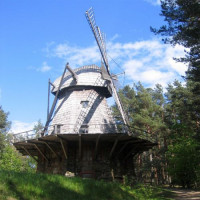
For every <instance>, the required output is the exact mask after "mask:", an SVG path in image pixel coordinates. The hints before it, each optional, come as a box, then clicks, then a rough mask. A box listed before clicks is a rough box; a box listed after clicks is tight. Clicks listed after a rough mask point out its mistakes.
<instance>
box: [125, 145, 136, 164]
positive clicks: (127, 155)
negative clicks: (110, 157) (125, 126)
mask: <svg viewBox="0 0 200 200" xmlns="http://www.w3.org/2000/svg"><path fill="white" fill-rule="evenodd" d="M138 145H139V144H137V145H135V146H134V147H133V149H132V150H131V151H130V152H129V153H128V154H127V155H126V156H125V157H124V159H123V161H125V160H126V159H127V158H128V157H129V156H130V155H131V154H132V153H133V152H134V151H135V149H136V148H137V147H138ZM135 154H137V152H136V153H135Z"/></svg>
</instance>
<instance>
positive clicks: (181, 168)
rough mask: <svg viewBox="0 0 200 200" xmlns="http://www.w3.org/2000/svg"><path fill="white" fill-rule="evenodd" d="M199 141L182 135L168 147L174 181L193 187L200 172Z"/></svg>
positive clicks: (170, 171) (170, 169) (170, 170)
mask: <svg viewBox="0 0 200 200" xmlns="http://www.w3.org/2000/svg"><path fill="white" fill-rule="evenodd" d="M198 146H199V145H198V144H197V142H196V141H195V140H194V139H192V138H189V137H180V138H178V139H177V140H176V142H175V143H174V144H173V145H169V147H168V149H169V150H168V153H167V156H168V160H169V166H170V168H169V173H170V175H171V176H172V183H173V184H178V185H182V186H183V187H184V188H185V187H187V188H191V187H192V186H193V185H194V184H195V183H197V181H199V180H198V176H199V174H200V165H199V164H200V154H199V153H200V152H199V151H198V150H197V149H198Z"/></svg>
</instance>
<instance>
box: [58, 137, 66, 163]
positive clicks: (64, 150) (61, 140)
mask: <svg viewBox="0 0 200 200" xmlns="http://www.w3.org/2000/svg"><path fill="white" fill-rule="evenodd" d="M59 138H60V143H61V146H62V150H63V152H64V155H65V158H66V159H67V152H66V149H65V146H64V143H63V139H62V138H61V137H59Z"/></svg>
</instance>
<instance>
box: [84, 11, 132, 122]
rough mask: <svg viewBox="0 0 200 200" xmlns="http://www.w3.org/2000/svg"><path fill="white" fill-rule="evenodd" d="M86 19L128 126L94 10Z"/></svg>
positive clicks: (114, 95) (87, 13) (89, 12)
mask: <svg viewBox="0 0 200 200" xmlns="http://www.w3.org/2000/svg"><path fill="white" fill-rule="evenodd" d="M86 18H87V21H88V23H89V25H90V28H91V30H92V32H93V34H94V37H95V39H96V42H97V45H98V47H99V50H100V53H101V56H102V59H103V62H104V64H105V66H106V70H107V73H108V75H109V77H110V87H111V88H112V93H113V97H114V99H115V102H116V104H117V106H118V109H119V111H120V114H121V116H122V119H123V122H124V124H125V125H128V119H127V117H126V114H125V112H124V109H123V106H122V103H121V101H120V98H119V96H118V93H117V90H116V88H115V85H114V83H113V80H112V77H111V75H110V70H109V64H108V59H107V53H106V46H105V42H104V39H103V36H102V34H101V31H100V28H99V27H98V26H97V25H96V22H95V18H94V11H93V9H92V8H90V9H89V10H88V11H86Z"/></svg>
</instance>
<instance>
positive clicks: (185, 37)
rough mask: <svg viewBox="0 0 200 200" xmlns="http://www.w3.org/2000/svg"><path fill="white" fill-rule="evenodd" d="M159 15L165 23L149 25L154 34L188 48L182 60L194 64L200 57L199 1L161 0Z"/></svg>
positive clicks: (173, 43)
mask: <svg viewBox="0 0 200 200" xmlns="http://www.w3.org/2000/svg"><path fill="white" fill-rule="evenodd" d="M161 16H163V17H164V21H166V22H167V25H163V26H161V27H160V28H159V29H155V28H152V27H151V31H153V32H154V33H155V34H160V35H161V36H163V41H164V42H165V43H170V44H172V45H176V44H180V45H183V46H184V47H185V48H189V51H188V55H187V57H186V58H185V59H184V61H189V62H190V63H192V64H194V63H195V62H198V63H199V61H198V60H199V59H200V48H199V47H200V1H199V0H161Z"/></svg>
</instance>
